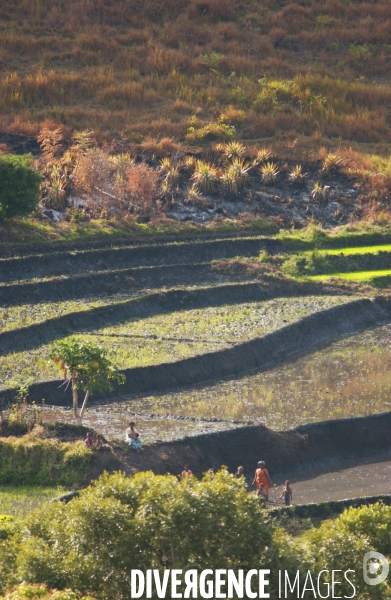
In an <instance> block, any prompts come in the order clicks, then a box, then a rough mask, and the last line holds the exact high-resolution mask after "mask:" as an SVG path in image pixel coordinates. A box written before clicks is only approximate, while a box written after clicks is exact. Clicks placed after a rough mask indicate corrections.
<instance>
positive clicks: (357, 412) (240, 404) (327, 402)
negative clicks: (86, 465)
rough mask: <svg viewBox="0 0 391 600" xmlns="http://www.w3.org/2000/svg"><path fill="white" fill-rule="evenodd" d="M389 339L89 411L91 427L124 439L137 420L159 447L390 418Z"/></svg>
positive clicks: (379, 337) (368, 338)
mask: <svg viewBox="0 0 391 600" xmlns="http://www.w3.org/2000/svg"><path fill="white" fill-rule="evenodd" d="M390 338H391V325H385V326H382V327H377V328H375V329H372V330H369V331H366V332H364V333H361V334H359V335H356V336H353V337H348V338H345V339H342V340H340V341H338V342H336V343H334V344H332V345H331V346H329V347H328V348H325V349H323V350H320V351H318V352H314V353H312V354H310V355H307V356H304V357H302V358H300V359H299V360H297V361H295V362H293V363H289V364H285V365H283V366H280V367H278V368H276V369H273V370H270V371H268V372H265V373H258V374H254V375H249V376H246V377H243V378H241V379H237V380H232V381H225V382H222V383H219V384H216V385H213V386H208V387H203V388H200V389H192V390H185V391H179V392H176V393H172V394H165V395H161V396H149V397H146V398H135V399H128V400H126V399H124V400H122V401H120V402H116V403H113V404H110V405H102V406H91V407H90V409H89V412H88V420H87V424H88V425H90V426H91V427H94V428H95V429H97V430H98V431H101V432H103V433H104V434H106V435H111V436H112V437H115V438H118V437H119V438H121V437H122V436H123V431H124V429H125V426H126V422H127V421H128V420H129V418H136V419H137V422H138V425H139V429H140V430H141V431H142V433H143V437H144V439H145V440H146V441H157V440H167V439H175V438H178V437H182V436H183V435H197V434H199V433H203V432H208V431H212V430H216V429H223V428H224V429H225V428H230V427H235V426H236V427H237V426H239V425H240V424H245V423H246V424H247V423H263V424H265V425H266V426H267V427H269V428H272V429H275V430H287V429H291V428H292V427H295V426H297V425H300V424H304V423H309V422H311V421H322V420H327V419H340V418H344V417H356V416H363V415H368V414H374V413H378V412H382V411H388V410H391V355H390V352H389V347H390ZM54 413H55V416H56V417H57V418H58V417H59V418H65V419H69V420H71V414H70V411H60V410H59V409H55V411H54ZM54 413H52V411H49V413H48V417H47V418H49V414H52V416H51V418H54ZM60 413H61V414H62V416H61V414H60ZM213 420H215V421H213ZM235 421H236V423H235ZM238 421H239V422H240V423H238Z"/></svg>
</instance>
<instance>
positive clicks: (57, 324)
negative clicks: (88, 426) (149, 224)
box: [0, 278, 353, 355]
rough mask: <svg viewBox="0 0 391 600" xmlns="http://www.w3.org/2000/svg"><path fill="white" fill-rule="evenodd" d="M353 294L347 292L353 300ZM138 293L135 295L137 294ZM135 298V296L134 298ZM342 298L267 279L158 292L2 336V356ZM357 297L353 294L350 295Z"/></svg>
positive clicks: (326, 289) (333, 291)
mask: <svg viewBox="0 0 391 600" xmlns="http://www.w3.org/2000/svg"><path fill="white" fill-rule="evenodd" d="M349 291H350V290H343V295H346V296H349ZM135 293H137V292H134V293H133V294H135ZM133 294H132V295H133ZM317 294H320V295H339V294H341V290H340V289H338V288H334V287H333V286H329V285H327V284H326V285H325V284H322V285H319V284H314V283H300V282H294V281H289V280H281V281H278V280H277V281H276V280H274V279H271V278H270V279H269V280H268V279H266V280H264V281H262V282H259V283H243V284H228V285H218V286H213V287H209V288H200V289H187V290H180V289H179V290H178V289H176V290H175V289H174V290H168V291H164V290H161V291H158V292H156V293H151V294H148V295H143V296H142V297H140V298H137V297H136V298H133V297H132V298H130V299H129V300H127V301H125V302H121V303H120V304H118V305H116V304H109V305H108V306H101V307H97V308H92V309H89V310H84V311H77V312H72V313H68V314H66V315H62V316H60V317H53V318H50V319H46V320H45V321H44V322H42V323H37V324H33V325H29V326H26V327H21V328H17V329H13V330H10V331H3V332H1V333H0V355H5V354H8V353H9V352H18V351H22V350H31V349H32V348H37V347H38V346H40V345H42V344H47V343H49V342H51V341H53V340H55V339H58V338H60V337H63V336H66V335H71V334H72V333H78V332H86V331H91V330H96V329H99V328H101V327H104V326H108V325H117V324H119V323H123V322H125V321H128V320H130V319H141V318H145V317H150V316H152V315H156V314H162V313H170V312H174V311H177V310H188V309H190V308H204V307H209V306H223V305H225V304H229V305H234V304H240V303H243V302H257V301H262V300H269V299H272V298H289V297H292V296H295V297H298V296H306V295H317ZM350 294H353V291H350Z"/></svg>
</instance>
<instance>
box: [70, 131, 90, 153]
mask: <svg viewBox="0 0 391 600" xmlns="http://www.w3.org/2000/svg"><path fill="white" fill-rule="evenodd" d="M93 134H94V132H93V131H90V130H89V129H84V131H78V132H77V133H75V135H74V136H73V137H72V140H73V148H75V149H77V150H80V152H86V150H88V149H89V148H91V146H92V145H93Z"/></svg>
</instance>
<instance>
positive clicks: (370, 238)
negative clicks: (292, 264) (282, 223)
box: [276, 216, 391, 250]
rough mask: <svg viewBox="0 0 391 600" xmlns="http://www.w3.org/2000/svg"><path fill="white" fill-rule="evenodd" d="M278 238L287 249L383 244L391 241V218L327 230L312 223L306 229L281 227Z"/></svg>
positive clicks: (385, 217)
mask: <svg viewBox="0 0 391 600" xmlns="http://www.w3.org/2000/svg"><path fill="white" fill-rule="evenodd" d="M276 238H277V239H279V240H281V241H282V242H283V243H284V246H285V247H286V248H287V249H289V248H292V249H297V250H298V249H303V250H305V249H314V248H318V249H322V248H341V247H343V246H346V248H350V247H352V246H355V245H357V246H361V245H362V246H372V245H382V244H388V243H390V242H391V219H390V218H389V217H388V216H384V218H381V219H379V221H375V222H374V221H361V222H359V223H355V224H354V225H352V224H349V225H344V226H342V227H338V228H336V229H333V230H325V229H323V228H322V227H321V226H320V225H315V224H313V223H310V224H309V225H308V226H307V227H305V228H304V229H299V230H286V229H281V230H280V231H279V233H278V234H277V235H276Z"/></svg>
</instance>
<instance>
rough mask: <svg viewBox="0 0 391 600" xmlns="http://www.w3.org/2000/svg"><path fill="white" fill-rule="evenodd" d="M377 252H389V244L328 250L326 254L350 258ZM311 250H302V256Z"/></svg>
mask: <svg viewBox="0 0 391 600" xmlns="http://www.w3.org/2000/svg"><path fill="white" fill-rule="evenodd" d="M378 252H391V244H379V245H375V246H356V247H352V248H330V249H328V250H327V254H329V255H335V254H343V255H344V256H350V255H355V254H377V253H378ZM310 253H311V250H304V251H303V252H302V254H310Z"/></svg>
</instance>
